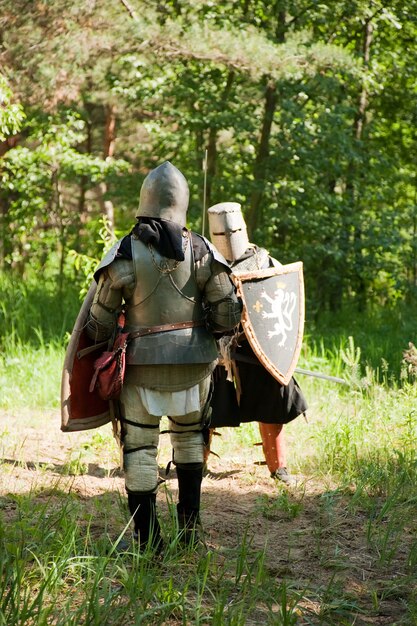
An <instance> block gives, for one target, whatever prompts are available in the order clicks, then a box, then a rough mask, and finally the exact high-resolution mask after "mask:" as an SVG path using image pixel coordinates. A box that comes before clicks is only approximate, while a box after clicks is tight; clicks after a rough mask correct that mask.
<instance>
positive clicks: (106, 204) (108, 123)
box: [99, 104, 116, 233]
mask: <svg viewBox="0 0 417 626" xmlns="http://www.w3.org/2000/svg"><path fill="white" fill-rule="evenodd" d="M115 141H116V106H115V105H114V104H110V105H107V106H106V120H105V127H104V147H103V156H104V158H105V159H107V158H111V157H113V156H114V148H115ZM99 189H100V205H101V208H102V213H103V215H105V216H106V218H107V222H108V226H109V229H110V231H111V232H112V233H114V206H113V203H112V202H111V201H110V200H106V199H105V194H106V193H107V184H106V183H105V182H102V183H100V185H99Z"/></svg>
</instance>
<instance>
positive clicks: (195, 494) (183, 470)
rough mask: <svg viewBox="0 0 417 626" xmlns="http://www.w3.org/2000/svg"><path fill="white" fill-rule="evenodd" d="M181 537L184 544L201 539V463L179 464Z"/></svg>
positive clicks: (190, 543)
mask: <svg viewBox="0 0 417 626" xmlns="http://www.w3.org/2000/svg"><path fill="white" fill-rule="evenodd" d="M177 477H178V492H179V493H178V504H177V517H178V528H179V530H180V535H179V539H180V542H181V543H182V544H184V545H187V546H188V545H194V544H195V543H197V542H198V541H200V534H199V532H198V531H199V528H200V527H201V522H200V497H201V481H202V479H203V466H202V464H200V463H187V464H185V463H184V464H181V465H177Z"/></svg>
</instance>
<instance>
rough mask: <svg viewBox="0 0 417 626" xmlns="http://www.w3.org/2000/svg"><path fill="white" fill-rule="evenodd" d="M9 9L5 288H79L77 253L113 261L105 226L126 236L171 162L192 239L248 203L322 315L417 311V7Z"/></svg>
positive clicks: (0, 150)
mask: <svg viewBox="0 0 417 626" xmlns="http://www.w3.org/2000/svg"><path fill="white" fill-rule="evenodd" d="M1 8H2V12H1V22H0V29H1V31H0V32H1V40H0V41H1V48H0V54H1V57H0V58H1V68H2V83H1V85H2V86H1V89H2V91H1V93H2V107H1V113H0V114H1V118H0V119H1V126H0V128H1V135H0V139H1V144H0V156H1V159H2V160H1V177H2V178H1V181H2V185H1V196H0V202H1V205H0V206H1V240H0V241H1V247H0V263H1V267H2V269H3V271H5V272H11V273H13V274H14V275H16V276H25V275H27V273H28V272H30V271H31V270H32V271H35V272H39V271H40V272H42V273H43V274H44V275H45V276H48V277H49V276H50V275H51V276H52V275H53V276H54V278H56V279H57V280H58V281H61V282H62V281H63V280H64V279H65V280H67V279H70V280H73V270H74V268H73V265H71V259H72V258H73V257H72V255H71V253H72V254H74V253H82V254H85V255H87V256H91V257H97V256H100V249H99V245H100V244H99V243H98V242H97V232H98V230H99V224H100V222H101V221H102V220H103V218H105V219H106V221H107V224H108V225H109V227H110V230H112V231H113V230H114V231H116V232H119V231H120V232H122V231H125V230H127V229H129V228H130V226H131V224H132V222H133V221H134V214H135V208H136V206H137V203H138V192H139V189H140V185H141V182H142V180H143V178H144V176H145V175H146V173H147V172H148V171H149V169H151V168H152V167H154V166H155V165H157V164H159V163H160V162H162V161H164V160H166V159H168V160H171V161H172V162H173V163H174V164H175V165H176V166H177V167H178V168H179V169H180V170H181V171H182V172H183V173H184V174H185V176H186V177H187V179H188V181H189V183H190V187H191V190H192V194H191V195H192V201H191V207H190V215H189V225H190V227H192V228H193V229H195V230H197V231H199V232H201V229H202V224H203V220H202V212H203V207H209V206H210V205H212V204H215V203H217V202H221V201H237V202H240V203H241V205H242V207H243V210H244V212H245V216H246V219H247V223H248V227H249V233H250V238H251V239H253V240H254V241H255V242H256V243H258V244H260V245H264V246H265V247H267V248H268V249H269V250H270V252H271V254H273V255H274V256H276V257H277V258H278V259H280V260H281V261H282V262H284V263H290V262H292V261H295V260H301V261H303V264H304V271H305V278H306V281H305V282H306V291H307V299H308V303H309V307H308V310H309V312H310V315H313V314H319V312H320V311H323V310H326V309H330V310H338V309H340V308H341V307H342V306H343V304H344V303H346V302H347V301H354V302H355V304H356V305H357V307H358V308H359V309H360V310H363V309H364V308H366V307H369V306H372V305H374V304H377V305H379V306H391V305H393V304H395V303H396V302H398V301H399V300H401V301H403V300H407V299H412V298H413V296H414V295H415V287H416V281H417V256H416V255H417V253H416V229H417V212H416V211H417V208H416V174H415V170H416V168H415V157H414V154H415V152H416V131H415V126H416V125H415V115H416V110H417V109H416V87H415V70H414V53H415V50H414V46H413V43H414V41H415V36H416V17H415V15H416V6H415V5H414V3H413V2H412V1H411V2H407V3H404V2H402V1H400V0H398V1H397V2H379V1H355V2H328V3H320V2H316V1H311V0H310V1H309V0H305V1H295V2H288V1H286V0H285V1H284V0H282V1H281V0H278V1H276V2H264V1H261V0H260V1H258V0H240V1H239V0H233V1H230V2H217V3H216V2H205V1H203V0H201V1H200V0H196V1H195V2H181V1H180V0H178V1H175V0H172V1H162V2H158V3H152V2H139V1H136V2H134V1H133V0H132V2H131V3H129V2H127V1H126V2H125V1H124V0H117V1H116V0H114V1H113V2H111V3H105V2H100V1H99V0H97V1H94V0H89V1H88V2H84V1H78V0H75V1H74V2H72V3H71V5H68V3H66V2H64V1H63V0H62V1H61V0H53V1H52V0H51V1H44V2H31V1H30V0H11V1H10V2H9V1H8V0H2V3H1ZM203 168H206V176H205V173H204V171H203ZM205 177H206V184H204V179H205ZM204 195H205V197H204ZM206 235H207V233H206Z"/></svg>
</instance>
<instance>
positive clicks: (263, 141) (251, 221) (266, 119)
mask: <svg viewBox="0 0 417 626" xmlns="http://www.w3.org/2000/svg"><path fill="white" fill-rule="evenodd" d="M276 106H277V91H276V85H275V83H274V82H272V81H268V84H267V86H266V90H265V108H264V115H263V121H262V130H261V136H260V140H259V145H258V151H257V155H256V159H255V164H254V167H253V179H254V187H253V191H252V194H251V199H250V205H249V211H248V213H247V216H246V223H247V227H248V235H249V239H252V238H253V235H254V233H255V231H256V229H257V227H258V226H259V225H260V223H261V209H262V198H263V194H264V187H265V179H266V168H267V163H268V156H269V141H270V137H271V128H272V122H273V119H274V113H275V109H276Z"/></svg>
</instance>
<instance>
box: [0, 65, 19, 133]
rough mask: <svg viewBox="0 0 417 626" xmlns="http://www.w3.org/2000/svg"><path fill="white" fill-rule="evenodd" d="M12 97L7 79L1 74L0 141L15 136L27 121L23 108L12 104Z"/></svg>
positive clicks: (17, 104)
mask: <svg viewBox="0 0 417 626" xmlns="http://www.w3.org/2000/svg"><path fill="white" fill-rule="evenodd" d="M12 97H13V94H12V91H11V89H10V87H9V85H8V83H7V81H6V78H5V77H4V76H3V75H2V74H0V141H4V140H5V139H6V137H9V136H10V135H15V134H16V133H17V132H18V131H19V130H20V127H21V125H22V123H23V120H24V119H25V114H24V112H23V108H22V106H21V105H20V104H19V103H14V102H12Z"/></svg>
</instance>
